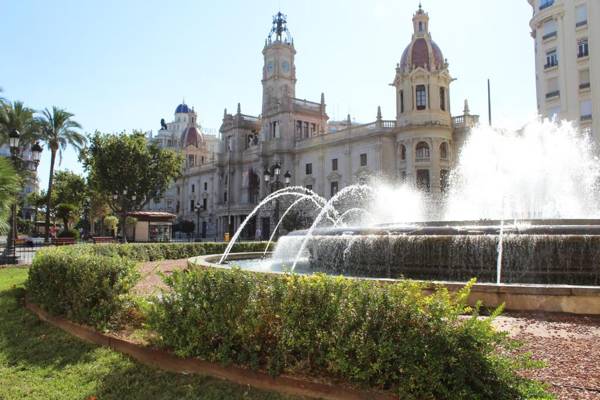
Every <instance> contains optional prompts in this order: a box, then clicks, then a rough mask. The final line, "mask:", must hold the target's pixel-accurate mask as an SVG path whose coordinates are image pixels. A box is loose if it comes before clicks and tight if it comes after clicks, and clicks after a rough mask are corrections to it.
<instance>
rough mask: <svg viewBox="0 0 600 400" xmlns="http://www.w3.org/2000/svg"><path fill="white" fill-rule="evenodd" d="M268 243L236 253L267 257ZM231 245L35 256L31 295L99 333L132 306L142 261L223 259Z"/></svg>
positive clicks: (80, 249) (57, 250)
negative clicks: (138, 265)
mask: <svg viewBox="0 0 600 400" xmlns="http://www.w3.org/2000/svg"><path fill="white" fill-rule="evenodd" d="M265 246H266V243H264V242H247V243H236V244H235V245H234V251H236V252H245V251H263V250H264V248H265ZM226 247H227V243H210V242H203V243H130V244H97V245H92V244H82V245H73V246H61V247H49V248H45V249H41V250H39V251H38V252H37V253H36V256H35V257H34V259H33V263H32V265H31V268H30V270H29V280H28V283H27V286H28V294H29V297H30V299H31V301H33V302H34V303H36V304H39V305H40V306H42V307H43V308H45V309H46V310H48V311H50V312H51V313H53V314H56V315H62V316H65V317H67V318H69V319H71V320H74V321H77V322H81V323H85V324H89V325H92V326H95V327H98V328H102V329H104V328H107V327H110V326H115V325H118V324H119V323H120V321H121V319H122V316H123V315H124V313H125V312H126V311H127V308H128V307H127V306H129V305H131V301H130V296H129V290H130V289H131V288H132V287H133V286H135V284H136V282H137V280H138V278H139V276H138V273H137V269H136V262H137V261H155V260H168V259H180V258H188V257H193V256H198V255H203V254H212V253H221V252H223V251H224V250H225V248H226Z"/></svg>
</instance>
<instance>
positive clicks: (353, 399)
mask: <svg viewBox="0 0 600 400" xmlns="http://www.w3.org/2000/svg"><path fill="white" fill-rule="evenodd" d="M25 307H26V308H27V309H28V310H30V311H31V312H33V313H34V314H35V315H37V316H38V318H40V319H41V320H42V321H45V322H47V323H49V324H50V325H53V326H55V327H57V328H60V329H61V330H63V331H65V332H67V333H69V334H71V335H73V336H76V337H78V338H79V339H82V340H84V341H86V342H90V343H94V344H97V345H100V346H106V347H109V348H110V349H112V350H114V351H117V352H119V353H122V354H126V355H128V356H130V357H131V358H133V359H135V360H136V361H138V362H140V363H142V364H144V365H147V366H150V367H155V368H159V369H162V370H165V371H170V372H177V373H185V374H189V373H192V374H199V375H207V376H211V377H214V378H218V379H223V380H226V381H229V382H233V383H235V384H238V385H243V386H252V387H254V388H257V389H263V390H270V391H274V392H278V393H282V394H286V395H294V396H304V397H312V398H319V399H325V400H392V399H396V400H397V399H398V397H397V396H394V395H392V394H388V393H381V392H373V391H361V390H356V389H350V388H344V387H338V386H335V385H331V384H326V383H319V382H314V381H309V380H305V379H300V378H295V377H290V376H279V377H276V378H273V377H271V376H270V375H268V374H265V373H262V372H257V371H252V370H249V369H244V368H240V367H236V366H223V365H221V364H216V363H210V362H207V361H202V360H199V359H195V358H179V357H176V356H175V355H173V354H172V353H169V352H167V351H164V350H158V349H152V348H148V347H144V346H141V345H138V344H135V343H133V342H130V341H127V340H124V339H121V338H117V337H114V336H111V335H107V334H103V333H100V332H98V331H96V330H94V329H92V328H90V327H88V326H85V325H79V324H76V323H74V322H71V321H69V320H67V319H64V318H62V317H57V316H53V315H50V314H49V313H47V312H46V311H44V310H42V309H41V308H40V307H39V306H38V305H36V304H33V303H30V302H29V301H26V302H25Z"/></svg>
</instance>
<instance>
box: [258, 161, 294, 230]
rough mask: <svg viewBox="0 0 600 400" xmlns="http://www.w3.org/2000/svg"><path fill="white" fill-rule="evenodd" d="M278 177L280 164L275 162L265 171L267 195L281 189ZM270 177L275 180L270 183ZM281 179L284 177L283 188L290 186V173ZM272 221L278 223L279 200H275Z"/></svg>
mask: <svg viewBox="0 0 600 400" xmlns="http://www.w3.org/2000/svg"><path fill="white" fill-rule="evenodd" d="M280 176H281V164H279V161H277V162H275V164H274V165H272V166H271V167H270V168H266V169H265V172H264V179H265V184H266V185H268V187H269V193H274V192H276V191H278V190H279V189H281V181H280ZM271 177H274V178H275V179H274V180H273V181H272V180H271ZM283 177H284V182H285V186H288V185H289V184H290V180H291V179H292V175H291V174H290V171H287V172H286V173H285V174H284V176H283ZM273 219H274V222H275V223H277V222H278V221H279V198H276V199H275V210H274V213H273Z"/></svg>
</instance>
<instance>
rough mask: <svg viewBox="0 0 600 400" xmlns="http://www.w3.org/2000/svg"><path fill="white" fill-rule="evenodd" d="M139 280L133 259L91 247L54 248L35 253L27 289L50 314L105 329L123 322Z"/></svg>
mask: <svg viewBox="0 0 600 400" xmlns="http://www.w3.org/2000/svg"><path fill="white" fill-rule="evenodd" d="M137 279H138V274H137V271H136V268H135V262H134V261H133V260H130V259H127V258H124V257H119V256H118V255H106V256H105V255H101V256H99V255H98V254H95V252H93V251H90V247H89V246H78V245H75V246H66V247H52V248H46V249H42V250H39V251H38V252H37V254H36V255H35V258H34V259H33V263H32V265H31V268H30V269H29V279H28V281H27V290H28V296H29V298H30V300H31V301H32V302H34V303H36V304H38V305H40V306H42V307H43V308H44V309H45V310H47V311H49V312H50V313H52V314H56V315H62V316H65V317H66V318H68V319H71V320H74V321H76V322H80V323H85V324H89V325H92V326H95V327H97V328H100V329H105V328H107V327H110V326H114V325H117V324H118V323H119V322H120V320H121V317H122V314H123V311H124V309H125V305H126V304H127V302H128V293H129V290H130V289H131V288H132V287H133V286H134V285H135V283H136V282H137Z"/></svg>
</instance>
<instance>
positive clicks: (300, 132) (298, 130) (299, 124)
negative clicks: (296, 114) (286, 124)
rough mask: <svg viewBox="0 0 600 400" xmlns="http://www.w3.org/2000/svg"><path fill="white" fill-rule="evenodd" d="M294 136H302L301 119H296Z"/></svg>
mask: <svg viewBox="0 0 600 400" xmlns="http://www.w3.org/2000/svg"><path fill="white" fill-rule="evenodd" d="M296 137H297V138H302V121H296Z"/></svg>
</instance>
